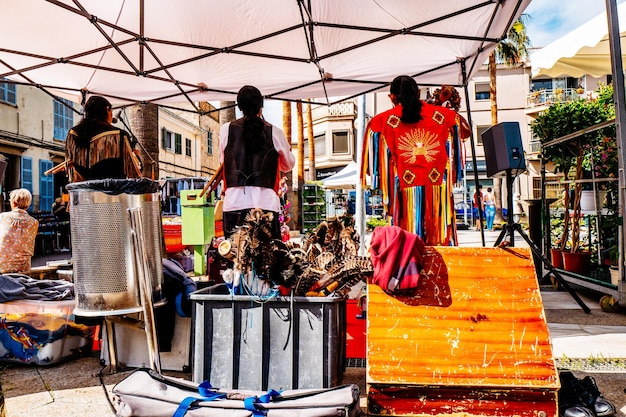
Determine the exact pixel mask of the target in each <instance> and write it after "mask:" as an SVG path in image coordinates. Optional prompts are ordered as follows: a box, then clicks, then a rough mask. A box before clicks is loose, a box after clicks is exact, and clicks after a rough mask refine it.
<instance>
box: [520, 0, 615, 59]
mask: <svg viewBox="0 0 626 417" xmlns="http://www.w3.org/2000/svg"><path fill="white" fill-rule="evenodd" d="M624 1H626V0H617V3H618V4H619V3H623V2H624ZM605 11H606V1H605V0H532V1H531V2H530V4H529V5H528V7H527V8H526V10H525V11H524V13H526V14H528V15H530V21H529V22H527V25H526V31H527V34H528V36H529V37H530V41H531V42H532V46H533V47H534V48H539V47H542V46H546V45H547V44H549V43H551V42H552V41H554V40H556V39H558V38H560V37H561V36H563V35H565V34H566V33H568V32H570V31H572V30H574V29H575V28H577V27H578V26H580V25H582V24H583V23H585V22H587V21H589V20H591V19H593V18H594V17H596V16H597V15H599V14H601V13H604V12H605Z"/></svg>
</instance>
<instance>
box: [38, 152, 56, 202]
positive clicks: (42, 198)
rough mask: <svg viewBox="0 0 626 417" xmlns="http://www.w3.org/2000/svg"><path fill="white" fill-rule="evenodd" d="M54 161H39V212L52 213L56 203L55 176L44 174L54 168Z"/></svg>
mask: <svg viewBox="0 0 626 417" xmlns="http://www.w3.org/2000/svg"><path fill="white" fill-rule="evenodd" d="M53 165H54V164H53V163H52V161H49V160H46V159H40V160H39V210H41V211H51V210H52V203H53V202H54V176H53V175H46V174H44V172H46V171H47V170H49V169H50V168H52V166H53Z"/></svg>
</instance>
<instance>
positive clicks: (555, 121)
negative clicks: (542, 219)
mask: <svg viewBox="0 0 626 417" xmlns="http://www.w3.org/2000/svg"><path fill="white" fill-rule="evenodd" d="M612 96H613V89H612V87H610V86H600V88H599V89H598V90H597V98H593V99H591V98H581V99H579V100H576V101H571V102H567V103H556V104H554V105H552V106H550V107H549V108H548V109H547V110H546V111H545V112H543V113H542V114H540V115H538V116H537V118H536V119H535V121H533V122H532V123H531V129H532V131H533V134H534V135H535V136H537V137H538V138H539V140H540V141H541V142H542V143H543V144H545V143H547V142H550V141H552V140H554V139H557V138H561V137H563V136H565V135H569V134H572V133H575V132H580V131H581V130H582V129H585V128H588V127H591V126H594V125H596V124H598V123H601V122H604V121H607V120H609V119H611V118H613V117H614V115H615V109H614V106H613V105H612ZM607 137H615V130H614V128H611V127H608V128H603V129H599V130H597V131H593V132H588V133H584V134H581V135H578V136H577V137H575V138H572V139H570V140H568V141H564V142H562V143H559V144H558V146H548V147H545V146H544V147H543V149H542V153H543V156H544V158H545V159H546V160H548V161H551V162H552V163H553V164H554V165H555V167H556V171H560V172H563V173H564V174H565V176H566V179H567V180H573V181H574V193H573V197H574V201H573V205H572V210H573V215H572V217H571V220H572V222H571V235H572V236H571V242H572V244H571V251H572V252H577V251H578V250H579V247H580V243H581V242H580V220H581V212H580V197H581V194H582V183H581V182H580V180H581V179H583V177H585V176H586V177H588V178H591V177H592V173H591V170H592V169H594V167H595V165H594V164H593V163H591V164H590V163H588V162H587V163H585V160H587V161H588V160H592V161H593V160H594V159H593V152H594V149H596V148H598V149H602V147H603V146H605V145H606V142H605V138H607ZM604 149H605V150H606V148H604ZM596 158H597V156H596ZM564 188H565V190H564V196H565V197H564V208H565V213H564V225H563V230H562V233H563V234H562V236H561V237H560V239H558V240H559V242H560V243H561V249H565V245H566V244H567V242H568V241H569V236H568V234H569V231H570V225H569V220H570V216H569V206H570V204H569V183H568V182H566V183H564Z"/></svg>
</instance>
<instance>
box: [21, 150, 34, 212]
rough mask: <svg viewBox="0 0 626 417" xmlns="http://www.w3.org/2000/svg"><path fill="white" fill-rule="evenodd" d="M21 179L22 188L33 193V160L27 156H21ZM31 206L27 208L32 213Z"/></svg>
mask: <svg viewBox="0 0 626 417" xmlns="http://www.w3.org/2000/svg"><path fill="white" fill-rule="evenodd" d="M21 165H22V169H21V175H20V177H21V179H22V181H21V182H22V185H21V187H22V188H26V189H27V190H28V191H30V192H31V194H32V192H33V158H31V157H29V156H23V157H22V160H21ZM32 207H33V206H32V205H31V206H30V207H29V208H28V210H29V211H32Z"/></svg>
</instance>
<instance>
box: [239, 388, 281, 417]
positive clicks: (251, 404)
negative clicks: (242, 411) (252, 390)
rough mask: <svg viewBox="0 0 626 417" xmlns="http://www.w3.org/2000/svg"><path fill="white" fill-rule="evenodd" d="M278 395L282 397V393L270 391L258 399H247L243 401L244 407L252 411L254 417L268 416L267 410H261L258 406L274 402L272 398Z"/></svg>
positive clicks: (254, 397)
mask: <svg viewBox="0 0 626 417" xmlns="http://www.w3.org/2000/svg"><path fill="white" fill-rule="evenodd" d="M278 395H280V392H278V391H276V390H273V389H272V390H269V391H268V393H267V394H263V395H261V396H260V397H256V396H252V397H246V398H245V399H244V400H243V406H244V407H245V408H246V410H248V411H252V415H253V416H254V417H263V416H265V415H266V414H267V410H264V409H260V410H259V409H258V408H257V406H256V405H257V404H267V403H269V402H270V401H272V398H274V397H276V396H278Z"/></svg>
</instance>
